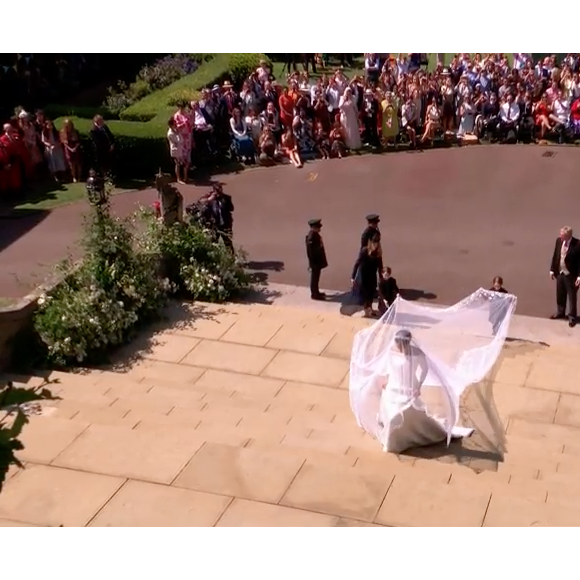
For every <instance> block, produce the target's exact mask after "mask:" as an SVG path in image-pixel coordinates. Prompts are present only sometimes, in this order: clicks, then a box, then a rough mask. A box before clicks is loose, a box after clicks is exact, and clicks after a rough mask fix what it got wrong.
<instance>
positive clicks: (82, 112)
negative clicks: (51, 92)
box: [43, 104, 119, 120]
mask: <svg viewBox="0 0 580 580" xmlns="http://www.w3.org/2000/svg"><path fill="white" fill-rule="evenodd" d="M43 111H44V114H45V115H46V116H47V118H49V119H57V118H58V117H81V118H82V119H92V118H93V117H94V116H95V115H102V116H103V118H104V119H107V120H110V119H118V118H119V117H118V116H116V115H113V114H112V113H111V112H110V111H109V110H108V109H107V108H106V107H83V106H76V105H60V104H51V105H46V107H44V108H43Z"/></svg>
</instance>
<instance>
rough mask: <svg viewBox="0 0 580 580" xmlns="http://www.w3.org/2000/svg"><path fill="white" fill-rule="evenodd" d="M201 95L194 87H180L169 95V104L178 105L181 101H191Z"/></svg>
mask: <svg viewBox="0 0 580 580" xmlns="http://www.w3.org/2000/svg"><path fill="white" fill-rule="evenodd" d="M200 97H201V93H200V92H199V91H196V90H194V89H180V90H177V91H175V92H174V93H173V94H171V95H170V96H169V99H168V101H167V104H168V105H169V106H171V107H177V106H179V105H180V104H181V103H190V102H191V101H196V100H198V99H199V98H200Z"/></svg>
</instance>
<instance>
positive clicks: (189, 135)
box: [173, 104, 193, 182]
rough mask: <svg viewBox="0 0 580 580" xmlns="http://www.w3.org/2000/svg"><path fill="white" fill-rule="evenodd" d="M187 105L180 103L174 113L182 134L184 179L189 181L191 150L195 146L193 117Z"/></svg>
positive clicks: (176, 128) (177, 129) (176, 124)
mask: <svg viewBox="0 0 580 580" xmlns="http://www.w3.org/2000/svg"><path fill="white" fill-rule="evenodd" d="M186 107H187V105H185V104H180V105H179V108H178V109H177V111H176V113H175V114H174V115H173V120H174V121H175V130H176V132H177V133H178V134H179V136H180V140H181V143H180V148H181V153H182V160H183V161H182V163H183V165H182V167H183V179H184V181H185V182H187V179H188V176H189V166H190V164H191V150H192V147H193V119H192V116H191V113H190V111H188V110H187V109H186Z"/></svg>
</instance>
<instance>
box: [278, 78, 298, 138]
mask: <svg viewBox="0 0 580 580" xmlns="http://www.w3.org/2000/svg"><path fill="white" fill-rule="evenodd" d="M278 106H279V108H280V121H282V125H284V128H285V129H286V130H287V129H289V128H290V127H292V121H293V120H294V101H293V100H292V97H291V96H290V93H289V92H288V88H287V87H284V88H283V89H282V94H281V95H280V99H279V101H278Z"/></svg>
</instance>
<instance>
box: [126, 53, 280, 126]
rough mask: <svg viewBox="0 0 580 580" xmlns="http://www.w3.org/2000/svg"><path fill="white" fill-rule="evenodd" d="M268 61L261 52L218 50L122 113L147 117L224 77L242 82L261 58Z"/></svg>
mask: <svg viewBox="0 0 580 580" xmlns="http://www.w3.org/2000/svg"><path fill="white" fill-rule="evenodd" d="M262 59H264V60H266V61H269V59H268V58H267V57H266V55H264V54H261V53H219V54H216V55H215V56H214V57H213V58H212V59H211V60H209V61H207V62H204V63H203V64H202V65H201V66H200V67H199V68H198V69H197V70H196V71H195V72H194V73H193V74H191V75H187V76H185V77H183V78H181V79H179V80H178V81H176V82H174V83H172V84H171V85H169V86H168V87H166V88H164V89H162V90H160V91H155V92H154V93H151V94H150V95H147V96H146V97H145V98H143V99H141V100H140V101H138V102H137V103H135V104H134V105H132V106H131V107H129V108H127V109H126V110H124V111H123V112H122V113H121V119H124V120H126V121H149V120H151V119H153V118H154V117H156V116H157V115H158V114H159V112H160V111H163V110H164V109H166V108H167V107H171V106H174V105H175V103H176V102H177V101H178V100H182V99H183V97H184V96H185V97H186V98H187V97H189V100H191V99H192V98H196V97H197V95H198V93H199V91H200V90H201V89H202V88H204V87H207V86H211V85H213V84H216V83H218V84H220V83H222V82H224V81H225V80H231V81H232V82H233V83H236V82H238V83H239V82H241V81H242V80H243V79H244V78H246V77H247V76H248V75H249V73H250V72H251V71H252V70H253V69H255V68H257V67H258V65H259V63H260V60H262Z"/></svg>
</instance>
